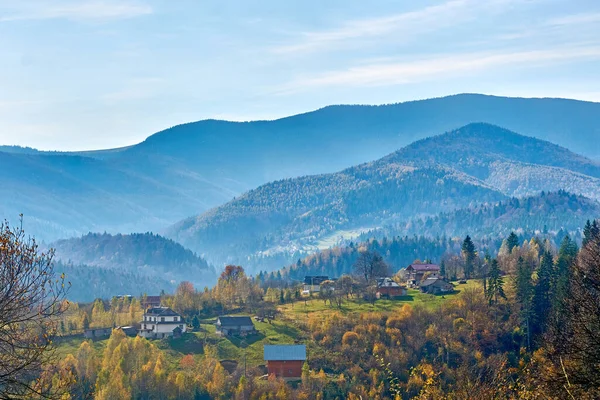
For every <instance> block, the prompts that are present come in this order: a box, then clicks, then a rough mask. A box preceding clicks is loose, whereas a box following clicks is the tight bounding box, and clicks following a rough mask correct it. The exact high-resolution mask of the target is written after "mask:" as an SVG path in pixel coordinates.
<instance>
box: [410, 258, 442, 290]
mask: <svg viewBox="0 0 600 400" xmlns="http://www.w3.org/2000/svg"><path fill="white" fill-rule="evenodd" d="M439 273H440V267H439V265H436V264H417V263H415V264H410V265H409V266H408V267H406V270H405V271H404V274H405V277H406V283H407V284H408V286H409V287H418V286H419V282H421V281H422V280H423V277H424V276H425V274H428V275H430V276H438V274H439Z"/></svg>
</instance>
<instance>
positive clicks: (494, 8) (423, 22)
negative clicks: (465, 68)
mask: <svg viewBox="0 0 600 400" xmlns="http://www.w3.org/2000/svg"><path fill="white" fill-rule="evenodd" d="M514 2H515V0H486V1H480V0H477V1H475V0H451V1H447V2H445V3H442V4H438V5H434V6H428V7H425V8H422V9H419V10H415V11H408V12H404V13H399V14H395V15H391V16H386V17H379V18H366V19H361V20H354V21H349V22H346V23H345V24H343V25H342V26H341V27H339V28H336V29H330V30H323V31H316V32H304V33H302V34H301V36H302V38H301V40H298V41H297V42H295V43H291V44H285V45H281V46H276V47H274V48H272V51H273V52H274V53H277V54H284V53H298V52H311V51H316V50H324V49H327V48H330V47H334V46H338V45H339V44H341V43H343V42H347V41H352V40H359V39H366V38H372V37H378V36H383V35H388V34H392V33H394V34H395V38H396V39H402V38H409V37H413V36H415V35H419V34H422V33H425V32H430V31H436V30H441V29H444V28H448V27H451V26H455V25H457V24H460V23H462V22H464V21H468V20H472V19H474V18H477V16H478V15H479V14H480V13H482V12H492V13H495V12H501V11H504V10H506V8H507V6H508V5H509V4H510V3H514Z"/></svg>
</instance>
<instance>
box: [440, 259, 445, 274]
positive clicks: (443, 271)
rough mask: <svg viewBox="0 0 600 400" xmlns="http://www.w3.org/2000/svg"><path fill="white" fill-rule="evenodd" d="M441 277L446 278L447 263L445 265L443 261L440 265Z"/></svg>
mask: <svg viewBox="0 0 600 400" xmlns="http://www.w3.org/2000/svg"><path fill="white" fill-rule="evenodd" d="M440 275H441V276H442V277H445V276H446V263H444V260H442V262H441V263H440Z"/></svg>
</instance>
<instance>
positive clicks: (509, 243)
mask: <svg viewBox="0 0 600 400" xmlns="http://www.w3.org/2000/svg"><path fill="white" fill-rule="evenodd" d="M518 245H519V238H518V237H517V235H516V234H515V233H514V232H511V233H510V235H508V237H507V238H506V247H508V252H509V253H510V252H512V250H513V249H514V248H515V247H517V246H518Z"/></svg>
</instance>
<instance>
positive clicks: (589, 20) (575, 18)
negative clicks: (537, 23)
mask: <svg viewBox="0 0 600 400" xmlns="http://www.w3.org/2000/svg"><path fill="white" fill-rule="evenodd" d="M597 22H600V13H582V14H571V15H566V16H563V17H558V18H552V19H550V20H548V21H547V23H546V25H550V26H561V25H581V24H594V23H597Z"/></svg>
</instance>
